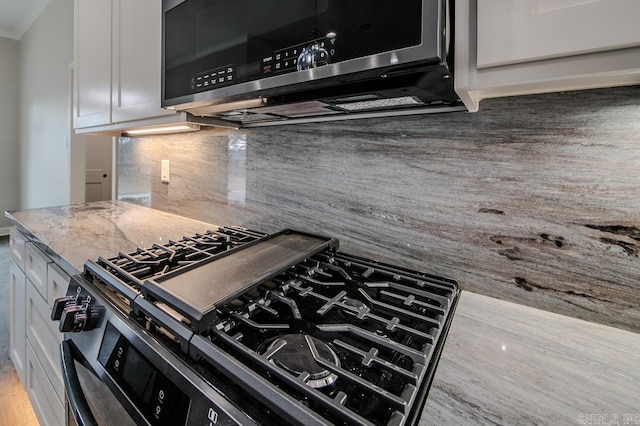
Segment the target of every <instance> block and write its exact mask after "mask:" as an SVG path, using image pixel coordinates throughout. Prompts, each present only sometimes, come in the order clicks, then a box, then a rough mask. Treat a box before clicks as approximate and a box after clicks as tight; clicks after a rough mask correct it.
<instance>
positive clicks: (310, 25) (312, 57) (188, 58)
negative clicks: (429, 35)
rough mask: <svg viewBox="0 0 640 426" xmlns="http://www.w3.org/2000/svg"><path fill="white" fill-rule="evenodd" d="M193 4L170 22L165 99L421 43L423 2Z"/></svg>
mask: <svg viewBox="0 0 640 426" xmlns="http://www.w3.org/2000/svg"><path fill="white" fill-rule="evenodd" d="M401 3H402V7H398V2H393V1H388V0H260V1H255V0H186V1H184V2H182V3H180V4H178V5H177V6H175V7H173V8H172V9H169V10H167V11H166V12H165V16H164V52H163V61H164V78H165V83H164V89H165V98H177V97H180V96H185V95H192V94H194V93H198V92H202V91H208V90H212V89H217V88H222V87H227V86H231V85H234V84H239V83H245V82H249V81H254V80H261V79H265V78H269V77H271V76H277V75H281V74H285V73H295V72H299V71H304V70H308V69H312V68H316V67H321V66H326V65H330V64H336V63H341V62H344V61H349V60H351V59H357V58H364V57H367V56H370V55H375V54H379V53H384V52H390V51H394V50H398V49H404V48H408V47H414V46H419V45H420V44H421V43H422V39H421V38H422V21H423V16H422V15H423V10H422V4H423V1H422V0H402V2H401Z"/></svg>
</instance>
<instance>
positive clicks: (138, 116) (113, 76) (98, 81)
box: [74, 0, 175, 130]
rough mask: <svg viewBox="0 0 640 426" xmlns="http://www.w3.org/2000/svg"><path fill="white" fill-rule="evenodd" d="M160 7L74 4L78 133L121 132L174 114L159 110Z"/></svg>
mask: <svg viewBox="0 0 640 426" xmlns="http://www.w3.org/2000/svg"><path fill="white" fill-rule="evenodd" d="M161 7H162V2H160V1H159V0H136V1H127V0H76V1H75V12H76V16H75V19H76V24H75V25H76V28H75V99H74V128H76V129H85V130H86V129H89V130H91V128H92V127H93V128H95V127H100V126H102V127H103V128H104V130H108V129H109V128H112V129H113V130H117V129H118V128H119V126H118V124H120V123H130V122H135V120H144V119H150V118H156V117H163V116H167V115H175V112H173V111H167V110H165V109H162V108H161V107H160V93H161V91H160V73H161V62H160V61H161V40H162V38H161V37H162V33H161V26H162V15H161ZM105 126H106V127H105ZM122 127H127V126H126V125H125V126H122Z"/></svg>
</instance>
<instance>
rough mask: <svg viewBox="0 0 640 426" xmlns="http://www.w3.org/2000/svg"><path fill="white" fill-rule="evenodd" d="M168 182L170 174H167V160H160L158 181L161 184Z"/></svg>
mask: <svg viewBox="0 0 640 426" xmlns="http://www.w3.org/2000/svg"><path fill="white" fill-rule="evenodd" d="M169 180H170V172H169V160H162V163H161V165H160V181H161V182H162V183H169Z"/></svg>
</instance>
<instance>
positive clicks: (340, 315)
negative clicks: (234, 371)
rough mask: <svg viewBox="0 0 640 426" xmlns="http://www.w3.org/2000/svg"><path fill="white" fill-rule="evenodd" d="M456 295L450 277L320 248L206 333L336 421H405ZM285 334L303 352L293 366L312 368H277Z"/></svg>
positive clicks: (427, 376)
mask: <svg viewBox="0 0 640 426" xmlns="http://www.w3.org/2000/svg"><path fill="white" fill-rule="evenodd" d="M457 295H458V289H457V284H456V283H455V281H452V280H448V279H445V278H440V277H435V276H431V275H427V274H421V273H418V272H415V271H409V270H405V269H401V268H397V267H392V266H389V265H384V264H381V263H377V262H373V261H369V260H366V259H362V258H359V257H355V256H349V255H346V254H342V253H337V254H333V253H331V252H326V253H320V254H317V255H315V256H313V257H311V258H309V259H307V260H305V261H304V262H300V263H298V264H297V265H295V266H292V267H291V268H290V269H289V270H287V271H286V272H285V273H283V274H280V275H279V276H277V277H275V278H273V279H271V280H269V281H268V282H265V283H263V284H262V285H261V286H259V287H257V288H255V289H254V290H253V291H252V292H249V293H247V294H244V295H243V296H241V297H239V298H238V299H237V300H235V301H233V302H231V303H229V304H227V305H226V306H225V307H224V308H222V309H221V312H220V314H219V320H218V321H217V322H216V324H215V326H214V329H213V330H212V331H211V333H210V335H209V337H210V340H211V343H212V344H213V345H216V346H219V347H220V348H221V349H222V350H224V351H226V352H228V353H230V354H231V355H232V356H234V357H235V358H237V359H241V360H243V362H244V363H245V364H246V366H248V367H249V369H250V370H251V371H252V372H253V373H254V375H255V373H257V374H259V375H260V376H262V377H263V378H265V379H267V380H268V381H269V382H270V383H272V385H273V386H274V388H278V389H287V391H288V392H289V393H290V394H291V395H294V396H295V397H296V398H297V399H298V400H300V401H304V403H305V404H307V405H308V406H309V408H310V409H312V410H314V411H315V412H316V413H318V414H319V415H321V416H323V417H325V418H327V419H328V420H329V421H331V422H332V423H336V424H363V425H364V424H378V425H392V424H393V425H395V424H408V423H411V422H412V421H413V420H415V419H414V417H415V416H416V415H417V414H418V413H419V410H421V408H422V406H423V403H424V398H425V395H426V392H427V390H428V387H429V386H430V382H431V378H432V375H433V371H434V370H435V366H436V363H437V359H438V357H439V351H440V349H441V346H442V343H443V341H444V337H445V334H446V331H447V329H448V325H449V321H450V318H451V317H452V315H453V310H454V308H455V303H456V301H457ZM291 340H295V341H296V342H298V343H297V346H300V347H304V349H305V351H306V352H307V353H306V354H297V355H296V358H297V361H296V366H297V365H309V364H311V365H313V367H309V368H307V370H308V371H300V368H292V367H291V366H287V365H283V362H282V358H283V357H285V355H287V356H288V354H289V351H290V349H287V348H288V347H287V345H286V343H287V341H291ZM300 342H304V343H300ZM318 342H320V344H319V343H318ZM319 345H321V346H319ZM325 346H326V347H325ZM327 348H328V349H327ZM194 351H195V352H196V353H197V355H198V356H204V357H206V356H207V355H206V351H202V352H198V351H197V348H196V349H194ZM280 351H285V352H284V354H281V353H280ZM328 354H335V356H336V358H337V359H338V362H336V359H334V356H333V355H328ZM303 359H304V361H303ZM323 371H324V372H326V373H323ZM242 374H247V372H246V371H245V372H244V373H242ZM242 374H240V375H242ZM249 374H250V373H249ZM318 377H320V379H318Z"/></svg>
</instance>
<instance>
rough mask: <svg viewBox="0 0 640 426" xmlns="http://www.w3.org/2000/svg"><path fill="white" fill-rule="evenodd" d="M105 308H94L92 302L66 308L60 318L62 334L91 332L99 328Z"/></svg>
mask: <svg viewBox="0 0 640 426" xmlns="http://www.w3.org/2000/svg"><path fill="white" fill-rule="evenodd" d="M103 311H104V308H103V307H101V306H92V305H91V304H90V300H88V301H86V302H84V303H82V304H79V305H78V304H75V303H73V304H70V305H68V306H66V307H65V308H64V309H63V311H62V315H61V316H60V326H59V330H60V332H62V333H69V332H72V333H73V332H78V331H89V330H93V329H94V328H96V327H97V326H98V322H99V321H100V317H101V314H102V312H103Z"/></svg>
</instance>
